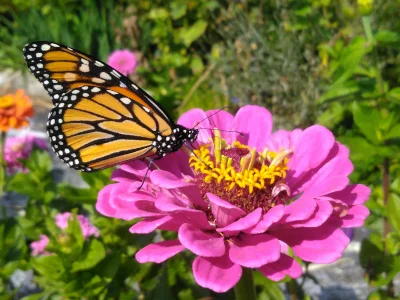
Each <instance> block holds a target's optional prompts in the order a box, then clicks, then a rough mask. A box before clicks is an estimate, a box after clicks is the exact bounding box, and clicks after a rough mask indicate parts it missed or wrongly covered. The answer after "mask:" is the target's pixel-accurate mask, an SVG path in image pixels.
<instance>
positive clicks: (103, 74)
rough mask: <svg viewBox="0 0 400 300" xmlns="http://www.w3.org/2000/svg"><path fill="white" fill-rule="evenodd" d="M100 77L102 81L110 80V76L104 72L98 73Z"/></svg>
mask: <svg viewBox="0 0 400 300" xmlns="http://www.w3.org/2000/svg"><path fill="white" fill-rule="evenodd" d="M100 77H101V78H103V79H106V80H110V79H111V76H110V74H108V73H106V72H101V73H100Z"/></svg>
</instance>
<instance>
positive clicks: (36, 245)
mask: <svg viewBox="0 0 400 300" xmlns="http://www.w3.org/2000/svg"><path fill="white" fill-rule="evenodd" d="M49 241H50V240H49V238H48V237H47V236H46V235H44V234H41V235H40V239H39V240H38V241H35V242H32V243H31V245H30V247H31V250H32V255H33V256H38V255H41V254H43V255H48V254H49V253H48V252H46V251H45V249H46V247H47V245H48V244H49Z"/></svg>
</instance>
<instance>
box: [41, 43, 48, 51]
mask: <svg viewBox="0 0 400 300" xmlns="http://www.w3.org/2000/svg"><path fill="white" fill-rule="evenodd" d="M40 49H42V51H47V50H50V45H47V44H43V45H42V47H41V48H40Z"/></svg>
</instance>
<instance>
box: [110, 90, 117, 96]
mask: <svg viewBox="0 0 400 300" xmlns="http://www.w3.org/2000/svg"><path fill="white" fill-rule="evenodd" d="M107 92H109V93H110V94H111V95H116V94H118V93H117V92H114V91H112V90H107Z"/></svg>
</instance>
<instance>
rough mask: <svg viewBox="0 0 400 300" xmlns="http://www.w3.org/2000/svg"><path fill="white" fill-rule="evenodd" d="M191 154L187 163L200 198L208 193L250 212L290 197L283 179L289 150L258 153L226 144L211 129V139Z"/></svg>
mask: <svg viewBox="0 0 400 300" xmlns="http://www.w3.org/2000/svg"><path fill="white" fill-rule="evenodd" d="M193 152H194V155H193V156H191V157H190V158H189V163H190V166H191V167H192V169H193V170H194V172H195V174H196V179H195V180H197V182H198V183H199V187H200V190H201V191H202V193H203V195H204V194H205V193H207V192H211V193H213V194H215V195H217V196H219V197H221V198H223V199H225V200H227V201H230V202H231V203H232V204H234V205H236V206H238V207H241V208H243V209H245V210H247V211H252V210H254V209H256V208H258V207H262V208H263V209H264V210H268V209H269V208H271V207H273V206H274V205H276V204H281V203H282V202H285V201H286V200H287V196H288V195H289V194H290V191H289V189H288V187H287V186H286V185H285V184H284V179H285V177H286V171H287V170H289V168H288V166H287V164H288V162H289V158H288V156H289V155H290V154H291V153H292V151H291V150H281V151H278V152H274V151H269V150H268V149H265V150H264V151H262V152H261V153H259V152H257V151H256V149H250V147H248V146H246V145H243V144H241V143H240V142H238V141H235V142H234V143H233V144H231V145H227V143H226V141H225V140H224V139H222V138H221V136H220V133H219V131H218V130H215V138H214V140H213V141H211V142H210V143H209V144H204V145H201V146H200V147H199V148H198V149H196V150H194V151H193ZM282 192H286V193H282ZM283 194H285V195H283Z"/></svg>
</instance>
